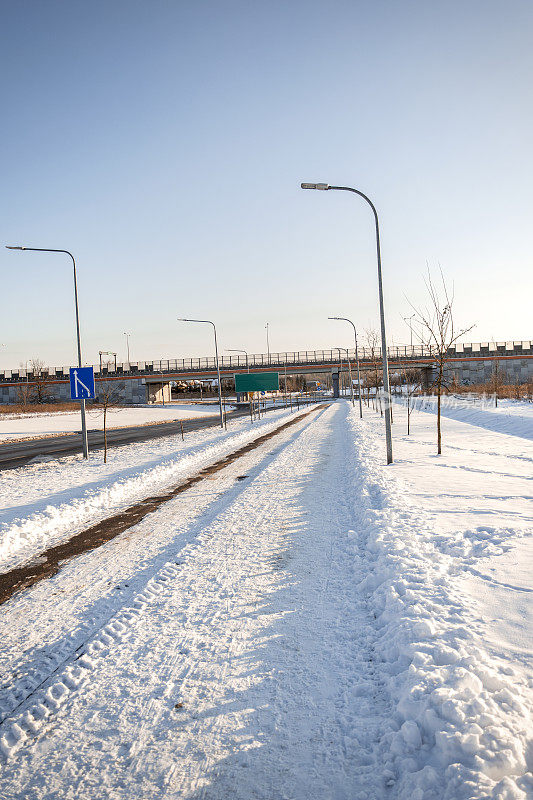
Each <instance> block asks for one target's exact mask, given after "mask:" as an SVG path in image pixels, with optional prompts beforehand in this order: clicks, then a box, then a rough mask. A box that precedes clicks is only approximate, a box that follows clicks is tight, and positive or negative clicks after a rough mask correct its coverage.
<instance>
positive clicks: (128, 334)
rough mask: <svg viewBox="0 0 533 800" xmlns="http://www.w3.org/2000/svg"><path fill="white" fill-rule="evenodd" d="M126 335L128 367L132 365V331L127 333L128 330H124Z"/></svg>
mask: <svg viewBox="0 0 533 800" xmlns="http://www.w3.org/2000/svg"><path fill="white" fill-rule="evenodd" d="M124 336H125V337H126V349H127V352H128V368H129V366H130V336H131V333H127V332H126V331H124Z"/></svg>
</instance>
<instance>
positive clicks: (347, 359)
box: [335, 347, 355, 406]
mask: <svg viewBox="0 0 533 800" xmlns="http://www.w3.org/2000/svg"><path fill="white" fill-rule="evenodd" d="M335 350H338V351H339V361H340V360H341V350H344V352H345V353H346V362H347V364H348V376H349V379H350V397H351V399H352V406H354V405H355V400H354V396H353V380H352V367H351V364H350V353H349V352H348V348H347V347H336V348H335Z"/></svg>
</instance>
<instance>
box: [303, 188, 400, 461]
mask: <svg viewBox="0 0 533 800" xmlns="http://www.w3.org/2000/svg"><path fill="white" fill-rule="evenodd" d="M300 186H301V187H302V189H321V190H322V191H328V190H330V189H333V190H336V191H340V192H353V194H358V195H359V197H362V198H363V200H366V202H367V203H368V205H369V206H370V208H371V209H372V212H373V214H374V220H375V224H376V251H377V259H378V290H379V316H380V321H381V355H382V358H383V389H384V392H385V438H386V441H387V464H392V431H391V408H390V386H389V362H388V359H387V337H386V336H385V311H384V309H383V284H382V279H381V249H380V243H379V221H378V212H377V211H376V207H375V206H374V203H373V202H372V200H370V198H369V197H367V196H366V194H363V192H360V191H359V189H352V187H351V186H330V185H329V183H302V184H300Z"/></svg>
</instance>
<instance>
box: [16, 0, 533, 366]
mask: <svg viewBox="0 0 533 800" xmlns="http://www.w3.org/2000/svg"><path fill="white" fill-rule="evenodd" d="M532 34H533V5H532V4H531V2H529V0H528V1H527V2H516V0H507V2H503V1H502V2H493V1H492V0H467V1H466V2H465V0H460V2H457V1H456V0H447V1H446V2H444V1H443V0H441V2H430V3H428V2H427V0H423V1H420V2H392V1H391V0H388V1H387V2H385V1H383V0H376V1H375V2H372V3H369V2H360V1H359V0H351V1H350V2H339V1H338V0H328V2H325V1H323V2H313V1H312V0H311V1H310V0H306V1H305V2H304V0H301V1H299V0H294V1H293V2H286V1H284V2H281V1H278V0H269V2H255V0H246V1H240V2H231V0H227V2H202V0H199V1H198V2H193V3H191V2H184V1H182V0H172V1H171V0H150V1H149V2H148V0H143V2H139V1H138V0H105V1H102V0H91V2H86V0H84V2H81V1H80V0H63V1H62V2H58V1H57V0H56V1H54V0H46V2H42V0H5V2H4V3H3V4H2V26H1V30H0V37H1V47H0V59H1V67H2V84H1V85H2V90H1V93H2V122H1V144H2V146H1V152H2V191H1V193H0V206H1V208H0V228H1V231H2V236H1V241H2V244H26V245H30V246H31V245H33V246H37V247H56V248H61V247H63V248H67V249H70V250H72V251H73V252H74V254H75V256H76V258H77V262H78V269H79V290H80V313H81V321H82V331H83V348H84V360H86V361H91V362H95V361H97V354H98V350H100V349H102V350H118V353H119V358H124V357H125V337H124V336H123V331H131V332H132V337H131V347H132V358H133V359H142V358H154V357H155V358H157V357H164V358H167V357H176V356H177V357H181V356H187V355H205V354H207V353H209V352H210V351H211V349H212V344H211V337H210V332H209V330H208V329H207V327H206V329H205V330H203V329H202V328H201V327H200V326H195V327H193V326H190V325H189V326H187V325H183V324H179V323H178V322H176V317H178V316H191V317H197V316H200V317H208V318H211V319H213V320H215V321H216V322H217V324H218V327H219V337H220V340H221V341H220V344H221V347H222V349H223V348H225V347H234V348H236V347H243V348H246V349H248V350H250V351H255V352H261V351H263V350H264V349H265V329H264V326H265V323H266V322H267V321H268V322H269V323H270V341H271V349H272V350H273V351H275V350H285V349H288V350H292V349H310V348H314V347H320V348H322V347H329V346H336V345H343V346H345V345H346V344H350V342H351V339H350V331H349V329H348V327H347V326H346V328H345V327H344V326H343V325H342V324H341V323H334V322H328V320H327V319H326V318H327V316H328V315H330V314H335V315H340V316H348V317H352V318H353V319H354V320H355V321H356V323H357V324H358V325H359V326H360V328H361V331H363V329H365V328H368V327H377V322H378V315H377V289H376V275H375V250H374V239H373V227H372V218H371V215H370V210H369V209H368V208H367V207H366V205H365V204H364V203H363V202H362V201H360V200H359V199H358V198H356V197H355V196H351V195H348V194H344V193H340V192H337V193H334V192H329V193H326V192H304V191H302V190H301V189H300V188H299V184H300V181H302V180H304V181H305V180H307V181H326V182H329V183H333V184H348V185H353V186H356V187H358V188H360V189H361V190H363V191H365V192H366V193H368V194H369V195H370V196H371V197H372V198H373V200H374V202H375V203H376V205H377V207H378V210H379V212H380V215H381V226H382V240H383V241H382V245H383V268H384V281H385V299H386V312H387V319H388V334H389V341H391V340H392V341H393V342H396V343H399V342H406V341H408V340H409V332H408V329H407V328H406V326H405V324H404V323H403V322H402V318H401V316H402V314H403V315H406V314H408V313H409V312H410V308H409V304H408V302H407V299H406V297H407V298H409V299H410V300H412V302H414V303H415V304H420V303H422V302H423V300H424V287H423V283H422V279H423V274H424V271H425V269H426V262H428V263H429V264H430V266H431V267H432V268H434V269H436V268H437V265H438V264H439V263H440V264H441V266H442V269H443V270H444V272H445V274H446V276H447V277H448V279H449V280H450V282H453V283H454V285H455V293H456V318H457V322H458V323H459V324H460V325H465V326H466V325H470V324H472V323H476V328H475V330H474V332H473V333H472V334H470V335H469V337H468V339H469V340H473V341H481V340H489V339H491V338H495V339H497V340H500V339H513V338H514V339H529V338H531V337H533V324H532V320H533V315H532V312H531V305H532V304H531V298H532V291H531V289H532V279H531V276H532V262H533V258H532V230H533V226H532V220H533V201H532V194H533V189H532V187H533V174H532V173H533V170H532V166H531V163H532V162H531V154H532V142H533V124H532V123H533V112H532V91H531V87H532V85H533V80H532V79H533V48H532V47H531V41H532V39H533V36H532ZM0 264H1V270H2V299H1V309H2V314H1V324H0V342H2V343H4V344H6V345H7V346H6V347H0V366H2V367H11V366H17V365H18V363H19V362H20V361H25V360H26V359H29V358H32V357H40V358H42V359H44V360H45V361H46V362H48V363H51V364H58V365H60V364H61V365H63V364H69V363H71V362H73V359H74V356H75V341H74V326H73V322H74V318H73V305H72V283H71V272H70V266H69V263H68V261H67V260H66V259H64V260H63V258H62V257H61V256H48V255H41V254H35V253H19V252H10V251H8V250H4V249H3V248H2V252H1V254H0Z"/></svg>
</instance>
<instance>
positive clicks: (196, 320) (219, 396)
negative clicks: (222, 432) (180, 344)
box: [178, 317, 224, 428]
mask: <svg viewBox="0 0 533 800" xmlns="http://www.w3.org/2000/svg"><path fill="white" fill-rule="evenodd" d="M178 322H202V323H204V324H205V325H212V326H213V333H214V335H215V360H216V364H217V375H218V406H219V408H220V427H221V428H223V427H224V414H223V412H222V384H221V381H220V367H219V366H218V345H217V329H216V326H215V323H214V322H211V320H210V319H185V318H184V317H178Z"/></svg>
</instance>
